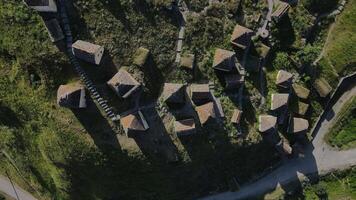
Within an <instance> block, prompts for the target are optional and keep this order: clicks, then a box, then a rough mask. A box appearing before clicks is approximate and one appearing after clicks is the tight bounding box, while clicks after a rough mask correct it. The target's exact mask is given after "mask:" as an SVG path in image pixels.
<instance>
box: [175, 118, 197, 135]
mask: <svg viewBox="0 0 356 200" xmlns="http://www.w3.org/2000/svg"><path fill="white" fill-rule="evenodd" d="M174 130H175V132H176V133H177V134H181V133H186V132H193V131H194V130H195V122H194V119H184V120H180V121H175V122H174Z"/></svg>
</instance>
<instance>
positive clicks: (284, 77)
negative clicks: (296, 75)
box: [276, 70, 293, 85]
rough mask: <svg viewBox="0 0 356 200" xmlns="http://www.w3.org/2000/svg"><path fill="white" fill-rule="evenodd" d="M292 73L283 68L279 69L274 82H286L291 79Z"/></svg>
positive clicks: (278, 83)
mask: <svg viewBox="0 0 356 200" xmlns="http://www.w3.org/2000/svg"><path fill="white" fill-rule="evenodd" d="M292 78H293V74H291V73H289V72H287V71H285V70H279V71H278V74H277V78H276V84H277V85H280V84H283V83H288V82H290V81H291V80H292Z"/></svg>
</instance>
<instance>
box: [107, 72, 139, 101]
mask: <svg viewBox="0 0 356 200" xmlns="http://www.w3.org/2000/svg"><path fill="white" fill-rule="evenodd" d="M107 84H108V85H109V86H110V87H111V88H112V89H113V90H114V91H115V92H116V93H117V95H119V96H120V97H122V98H128V97H129V96H131V95H132V94H133V93H134V92H135V91H136V90H137V89H138V88H139V87H140V86H141V84H140V83H139V82H137V81H136V80H135V79H134V78H133V77H132V76H131V75H130V74H129V73H128V72H127V71H126V70H124V69H120V70H119V72H118V73H116V74H115V76H114V77H112V78H111V79H110V80H109V81H108V82H107Z"/></svg>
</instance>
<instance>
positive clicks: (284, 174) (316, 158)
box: [201, 86, 356, 200]
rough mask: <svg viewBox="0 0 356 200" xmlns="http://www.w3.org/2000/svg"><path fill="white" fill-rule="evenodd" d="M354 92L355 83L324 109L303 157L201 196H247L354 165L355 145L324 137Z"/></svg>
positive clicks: (220, 199)
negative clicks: (344, 146) (337, 145)
mask: <svg viewBox="0 0 356 200" xmlns="http://www.w3.org/2000/svg"><path fill="white" fill-rule="evenodd" d="M354 96H356V87H355V86H354V87H353V88H352V89H350V90H348V91H346V92H345V93H344V94H343V95H342V96H341V97H340V98H339V100H338V101H337V102H336V103H335V104H334V105H333V107H332V108H331V109H330V110H328V111H327V112H326V115H325V117H324V118H322V119H321V124H320V126H318V127H317V128H316V130H315V131H316V132H317V134H316V136H315V138H314V139H313V142H312V143H311V144H310V145H308V146H307V147H306V149H305V154H304V157H299V158H296V159H293V160H290V161H288V163H286V164H284V165H282V166H281V167H279V168H277V169H276V170H274V171H272V172H271V173H270V174H268V175H266V176H265V177H263V178H261V179H260V180H258V181H256V182H254V183H251V184H248V185H245V186H243V187H242V188H241V189H240V190H239V191H237V192H224V193H220V194H217V195H213V196H208V197H205V198H202V199H201V200H238V199H250V198H251V197H254V196H256V195H262V194H264V193H266V192H268V191H272V190H274V189H275V188H276V187H277V186H279V185H280V186H282V187H283V185H285V184H287V183H290V182H291V181H294V180H298V178H299V179H303V178H304V177H306V176H309V175H315V174H318V175H324V174H327V173H329V172H332V171H335V170H342V169H347V168H350V167H352V166H356V149H351V150H346V151H338V150H335V149H333V148H332V147H330V146H329V145H327V144H326V143H325V141H324V137H325V135H326V134H327V133H328V130H329V129H330V128H331V127H332V126H333V124H334V123H335V120H336V118H337V117H336V116H337V113H339V112H340V110H341V109H342V107H343V105H344V104H345V103H346V102H347V101H348V100H349V99H351V98H352V97H354Z"/></svg>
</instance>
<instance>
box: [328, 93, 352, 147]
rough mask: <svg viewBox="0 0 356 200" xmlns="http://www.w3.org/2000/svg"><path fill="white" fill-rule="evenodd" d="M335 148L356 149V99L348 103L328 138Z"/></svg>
mask: <svg viewBox="0 0 356 200" xmlns="http://www.w3.org/2000/svg"><path fill="white" fill-rule="evenodd" d="M326 140H327V141H328V142H329V143H330V144H331V145H332V146H334V147H337V148H341V149H348V148H353V147H356V98H355V97H354V98H352V99H351V100H350V101H349V102H347V103H346V104H345V105H344V107H343V108H342V110H341V111H340V112H339V114H338V116H337V121H336V123H335V125H334V127H333V128H332V129H331V130H330V132H329V133H328V135H327V136H326Z"/></svg>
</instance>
